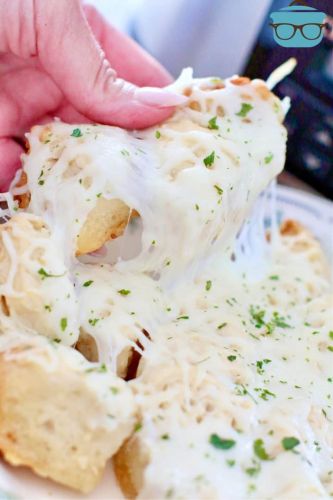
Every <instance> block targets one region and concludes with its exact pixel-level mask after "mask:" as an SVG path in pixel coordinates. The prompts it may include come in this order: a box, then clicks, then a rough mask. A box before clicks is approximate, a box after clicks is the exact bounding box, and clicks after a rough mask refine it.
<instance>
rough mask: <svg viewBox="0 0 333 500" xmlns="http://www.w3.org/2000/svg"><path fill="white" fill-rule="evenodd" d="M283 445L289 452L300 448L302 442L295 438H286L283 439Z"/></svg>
mask: <svg viewBox="0 0 333 500" xmlns="http://www.w3.org/2000/svg"><path fill="white" fill-rule="evenodd" d="M281 444H282V447H283V448H284V449H285V450H286V451H289V450H293V449H294V448H295V447H296V446H298V445H299V444H300V441H299V439H297V438H295V437H285V438H283V439H282V441H281Z"/></svg>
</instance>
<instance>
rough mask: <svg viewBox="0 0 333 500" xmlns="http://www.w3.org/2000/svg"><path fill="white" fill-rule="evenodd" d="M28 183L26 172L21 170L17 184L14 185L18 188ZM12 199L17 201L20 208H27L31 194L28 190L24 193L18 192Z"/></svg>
mask: <svg viewBox="0 0 333 500" xmlns="http://www.w3.org/2000/svg"><path fill="white" fill-rule="evenodd" d="M27 183H28V176H27V174H26V173H25V172H24V171H23V170H22V173H21V177H20V178H19V180H18V182H17V184H16V185H15V187H17V188H20V187H23V186H26V185H27ZM14 200H16V201H17V202H18V205H19V207H20V208H22V209H24V208H28V206H29V203H30V200H31V194H30V192H29V191H27V192H26V193H24V194H18V195H15V196H14Z"/></svg>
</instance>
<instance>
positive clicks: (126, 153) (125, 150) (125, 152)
mask: <svg viewBox="0 0 333 500" xmlns="http://www.w3.org/2000/svg"><path fill="white" fill-rule="evenodd" d="M120 152H121V154H122V155H123V156H129V155H130V154H129V151H127V149H122V150H121V151H120Z"/></svg>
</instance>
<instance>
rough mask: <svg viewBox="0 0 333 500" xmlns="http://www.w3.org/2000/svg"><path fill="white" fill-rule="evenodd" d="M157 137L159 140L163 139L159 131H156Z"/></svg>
mask: <svg viewBox="0 0 333 500" xmlns="http://www.w3.org/2000/svg"><path fill="white" fill-rule="evenodd" d="M155 137H156V139H159V138H160V137H161V132H160V131H159V130H156V132H155Z"/></svg>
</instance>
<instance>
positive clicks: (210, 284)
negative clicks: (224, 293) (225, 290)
mask: <svg viewBox="0 0 333 500" xmlns="http://www.w3.org/2000/svg"><path fill="white" fill-rule="evenodd" d="M211 288H212V282H211V280H208V281H206V291H207V292H209V290H210V289H211Z"/></svg>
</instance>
